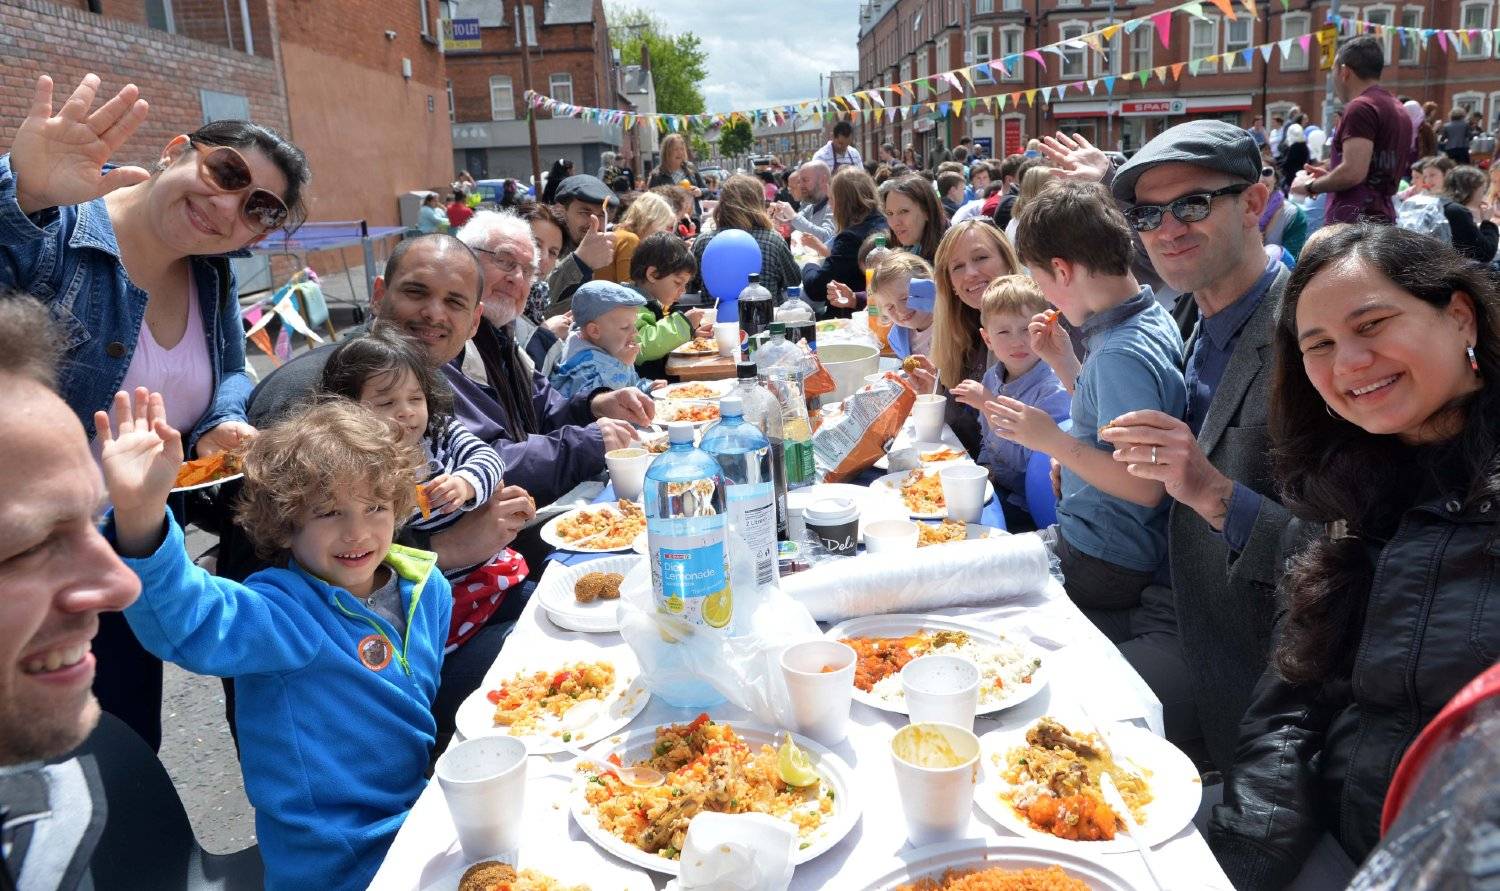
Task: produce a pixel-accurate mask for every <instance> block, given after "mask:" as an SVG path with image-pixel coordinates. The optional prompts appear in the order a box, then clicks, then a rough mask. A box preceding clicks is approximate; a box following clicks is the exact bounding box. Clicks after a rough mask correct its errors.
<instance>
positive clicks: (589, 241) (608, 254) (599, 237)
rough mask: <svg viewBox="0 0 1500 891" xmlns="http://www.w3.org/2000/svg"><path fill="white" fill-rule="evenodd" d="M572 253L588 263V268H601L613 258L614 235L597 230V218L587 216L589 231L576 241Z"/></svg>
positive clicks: (612, 260)
mask: <svg viewBox="0 0 1500 891" xmlns="http://www.w3.org/2000/svg"><path fill="white" fill-rule="evenodd" d="M574 253H576V254H577V255H578V259H580V260H582V261H583V262H585V263H587V264H588V267H589V268H590V269H603V268H604V267H606V266H608V265H609V264H610V263H612V262H614V259H615V237H614V235H612V234H610V233H608V232H600V231H599V218H598V217H589V231H588V234H586V235H584V236H583V241H581V242H579V243H578V247H577V249H575V250H574Z"/></svg>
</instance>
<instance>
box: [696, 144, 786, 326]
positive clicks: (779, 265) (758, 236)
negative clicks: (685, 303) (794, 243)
mask: <svg viewBox="0 0 1500 891" xmlns="http://www.w3.org/2000/svg"><path fill="white" fill-rule="evenodd" d="M713 222H714V231H713V232H712V233H710V234H708V235H700V236H698V237H697V238H696V239H695V240H694V241H693V259H695V260H697V261H698V269H699V270H700V272H699V274H698V275H697V276H696V277H694V279H693V284H692V285H691V286H690V287H689V290H693V291H701V290H703V275H702V272H701V270H702V269H703V252H704V251H705V250H707V249H708V244H709V242H711V241H713V240H714V239H715V238H717V237H718V236H719V233H721V232H723V231H724V230H726V229H742V230H744V231H746V232H749V233H750V235H751V237H752V238H754V239H755V243H756V244H757V245H759V246H760V283H761V285H762V286H764V287H765V289H766V290H768V291H770V292H771V294H772V296H773V297H779V295H780V294H782V293H783V292H785V291H786V289H787V288H789V287H791V286H792V285H801V284H802V273H801V271H800V270H798V269H797V261H795V260H793V259H792V251H791V249H790V248H788V247H787V246H786V241H785V240H784V239H783V238H782V237H781V236H780V235H778V234H776V229H775V227H774V226H773V224H772V223H771V216H770V214H769V213H768V212H767V211H766V195H765V191H764V189H762V187H761V182H760V180H758V179H756V178H755V177H753V176H746V175H745V174H743V173H737V174H735V175H734V176H731V177H730V178H729V179H727V180H725V182H724V188H723V189H721V190H720V191H719V203H718V205H717V206H716V207H715V208H714V213H713Z"/></svg>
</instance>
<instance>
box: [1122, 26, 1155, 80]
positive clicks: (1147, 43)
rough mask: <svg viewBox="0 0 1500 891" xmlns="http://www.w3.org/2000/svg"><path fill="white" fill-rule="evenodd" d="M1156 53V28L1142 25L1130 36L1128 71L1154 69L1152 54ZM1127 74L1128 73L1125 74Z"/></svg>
mask: <svg viewBox="0 0 1500 891" xmlns="http://www.w3.org/2000/svg"><path fill="white" fill-rule="evenodd" d="M1155 52H1156V26H1155V25H1149V24H1148V25H1142V26H1140V27H1139V28H1136V29H1135V33H1134V34H1132V35H1130V71H1145V70H1146V69H1148V68H1152V67H1154V66H1153V65H1152V64H1151V61H1152V58H1153V56H1152V54H1153V53H1155ZM1127 73H1128V72H1127Z"/></svg>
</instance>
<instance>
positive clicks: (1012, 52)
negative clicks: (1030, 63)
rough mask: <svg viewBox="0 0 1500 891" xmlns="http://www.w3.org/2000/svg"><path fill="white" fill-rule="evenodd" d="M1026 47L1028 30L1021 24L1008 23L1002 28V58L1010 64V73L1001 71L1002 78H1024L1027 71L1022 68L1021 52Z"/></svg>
mask: <svg viewBox="0 0 1500 891" xmlns="http://www.w3.org/2000/svg"><path fill="white" fill-rule="evenodd" d="M1025 48H1026V32H1025V30H1023V29H1022V28H1021V26H1020V25H1007V26H1006V27H1004V28H1001V29H1000V58H1001V60H1002V61H1004V62H1005V64H1006V65H1009V66H1010V73H1009V74H1006V73H1004V72H1002V73H1001V75H1000V79H1001V80H1012V81H1014V80H1023V79H1024V78H1025V76H1026V75H1025V72H1023V71H1022V70H1021V59H1020V58H1019V57H1020V55H1021V53H1022V52H1023V51H1024V50H1025Z"/></svg>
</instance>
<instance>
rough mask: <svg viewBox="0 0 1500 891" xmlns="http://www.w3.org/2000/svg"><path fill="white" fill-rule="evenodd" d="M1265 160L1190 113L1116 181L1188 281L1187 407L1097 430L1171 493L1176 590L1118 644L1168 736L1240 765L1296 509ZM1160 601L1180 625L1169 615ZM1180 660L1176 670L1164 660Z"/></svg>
mask: <svg viewBox="0 0 1500 891" xmlns="http://www.w3.org/2000/svg"><path fill="white" fill-rule="evenodd" d="M1260 168H1261V160H1260V151H1259V149H1258V148H1257V146H1256V144H1255V140H1254V139H1253V138H1252V137H1251V135H1250V134H1249V132H1247V131H1246V130H1244V129H1242V128H1240V127H1236V126H1234V125H1232V124H1227V123H1223V122H1221V121H1191V122H1188V123H1185V124H1179V125H1178V126H1175V127H1172V128H1171V129H1169V130H1167V131H1166V132H1165V133H1162V134H1161V135H1160V136H1158V137H1156V138H1155V139H1153V140H1151V141H1150V142H1149V143H1147V144H1146V146H1145V147H1144V148H1142V149H1141V151H1140V152H1138V153H1137V154H1136V155H1135V157H1134V158H1132V159H1131V160H1130V161H1129V162H1127V163H1125V164H1124V165H1122V166H1121V167H1119V168H1118V170H1115V171H1113V179H1112V182H1111V183H1110V186H1111V189H1112V191H1113V193H1114V196H1115V199H1116V200H1117V201H1119V202H1121V204H1122V206H1123V207H1124V208H1125V216H1126V219H1127V220H1128V221H1129V223H1130V225H1131V227H1132V228H1133V229H1135V231H1136V233H1137V234H1138V235H1139V236H1140V239H1141V242H1142V244H1143V245H1144V246H1145V249H1146V252H1147V253H1148V254H1149V256H1150V258H1151V262H1152V265H1153V266H1154V267H1155V269H1156V272H1157V274H1158V275H1160V276H1161V277H1162V278H1163V279H1164V280H1165V281H1166V282H1167V284H1168V285H1170V286H1171V287H1172V288H1174V289H1175V290H1178V291H1181V292H1182V296H1181V297H1179V298H1178V309H1177V312H1176V313H1174V314H1175V315H1176V316H1177V317H1178V319H1179V321H1180V322H1181V323H1182V325H1183V337H1184V341H1185V343H1186V344H1187V349H1186V363H1185V368H1184V369H1183V376H1184V378H1185V379H1186V381H1187V388H1188V410H1187V413H1186V419H1185V420H1181V421H1180V420H1177V419H1176V418H1172V417H1169V416H1167V415H1165V414H1162V413H1160V412H1154V411H1139V412H1130V413H1127V414H1125V415H1123V416H1121V417H1119V418H1116V419H1114V421H1113V422H1112V423H1111V424H1110V425H1109V426H1108V427H1106V428H1105V429H1103V430H1101V431H1100V434H1099V435H1100V438H1102V439H1106V440H1108V441H1110V442H1112V443H1113V444H1114V445H1115V448H1116V453H1115V454H1116V458H1117V459H1118V460H1120V461H1121V462H1123V463H1125V464H1127V465H1128V467H1129V470H1130V472H1131V473H1133V474H1135V475H1136V476H1139V477H1142V478H1145V479H1154V480H1159V481H1161V482H1162V483H1163V484H1164V485H1165V487H1166V491H1167V494H1168V495H1170V496H1172V498H1173V499H1174V501H1175V503H1174V504H1173V505H1172V509H1171V514H1170V519H1169V525H1168V530H1169V531H1168V560H1169V563H1170V567H1171V579H1172V591H1171V593H1170V595H1167V594H1166V593H1165V592H1164V591H1157V592H1155V599H1154V600H1153V598H1152V597H1151V596H1148V595H1145V594H1143V596H1142V607H1141V610H1142V611H1143V612H1144V613H1145V614H1146V615H1145V617H1144V618H1143V621H1142V622H1141V623H1140V625H1141V627H1142V628H1143V629H1144V630H1145V633H1144V634H1143V635H1142V636H1141V639H1139V640H1135V641H1127V642H1126V643H1125V644H1124V645H1122V647H1121V649H1122V651H1124V652H1125V653H1126V655H1127V658H1131V659H1132V662H1133V663H1136V662H1137V660H1136V658H1134V657H1133V656H1132V652H1133V651H1134V652H1135V653H1137V654H1139V653H1140V652H1142V651H1144V652H1147V653H1149V654H1150V655H1149V656H1148V658H1146V659H1145V660H1144V665H1145V666H1146V669H1147V670H1144V671H1143V672H1142V674H1143V676H1146V679H1147V681H1148V682H1149V683H1152V684H1153V687H1155V688H1157V693H1158V696H1159V697H1160V698H1161V700H1162V704H1163V708H1164V710H1165V712H1166V715H1165V718H1166V724H1167V728H1168V735H1169V736H1178V737H1179V738H1182V737H1185V738H1186V739H1185V741H1187V742H1194V740H1193V738H1192V734H1193V731H1194V730H1195V729H1197V728H1201V732H1202V735H1203V743H1204V744H1205V745H1206V748H1207V751H1208V754H1209V756H1210V757H1211V758H1212V760H1213V762H1214V764H1215V765H1216V766H1217V767H1218V768H1219V769H1221V770H1224V769H1227V768H1228V767H1229V766H1230V764H1231V763H1232V762H1233V758H1234V748H1235V743H1236V741H1237V738H1238V727H1239V720H1240V717H1241V716H1242V715H1243V714H1244V711H1245V708H1246V707H1247V706H1248V705H1249V702H1250V693H1251V690H1252V688H1253V687H1254V685H1255V682H1256V681H1257V680H1258V679H1259V677H1260V675H1261V673H1262V672H1263V671H1264V669H1265V667H1266V663H1267V659H1268V656H1269V651H1270V645H1271V635H1272V625H1273V622H1274V620H1275V611H1276V604H1275V591H1276V578H1277V575H1278V567H1279V565H1280V563H1279V561H1280V550H1281V548H1280V543H1281V535H1282V532H1283V530H1284V529H1285V527H1286V526H1287V523H1288V521H1289V519H1290V518H1289V515H1288V514H1287V511H1286V509H1285V508H1283V507H1282V506H1281V505H1280V504H1278V503H1277V502H1276V500H1275V499H1274V497H1273V495H1274V491H1275V490H1274V488H1273V486H1272V482H1271V461H1270V445H1271V443H1270V437H1269V435H1268V433H1267V428H1266V422H1267V401H1268V393H1269V388H1270V382H1271V336H1272V331H1273V328H1274V314H1275V311H1276V305H1277V304H1278V303H1279V302H1280V300H1281V293H1282V290H1283V289H1284V287H1285V285H1286V280H1287V277H1288V272H1287V269H1286V267H1284V266H1283V265H1282V264H1281V262H1280V261H1279V260H1276V259H1270V258H1269V257H1268V256H1267V254H1266V252H1265V250H1264V248H1263V246H1262V244H1261V235H1260V228H1259V218H1260V214H1261V212H1262V211H1263V210H1265V206H1266V201H1267V199H1268V197H1269V192H1268V190H1267V188H1266V187H1265V186H1264V185H1262V184H1260V182H1259V179H1260ZM1106 175H1107V172H1106ZM1149 591H1150V589H1148V592H1149ZM1169 611H1175V614H1176V622H1175V624H1176V627H1175V629H1174V628H1172V627H1171V622H1170V621H1163V617H1164V615H1165V614H1166V613H1168V612H1169ZM1174 648H1176V652H1175V653H1174V652H1173V650H1174ZM1174 659H1175V660H1179V661H1178V664H1180V665H1181V666H1182V670H1181V671H1180V672H1172V671H1169V670H1167V667H1169V666H1170V665H1171V664H1172V662H1173V660H1174ZM1183 678H1186V680H1187V682H1188V684H1189V685H1190V688H1191V689H1190V691H1186V690H1184V689H1183ZM1195 710H1196V718H1194V717H1193V712H1194V711H1195ZM1174 719H1175V720H1174ZM1193 725H1196V727H1194V726H1193ZM1174 726H1175V728H1176V732H1175V733H1174Z"/></svg>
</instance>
